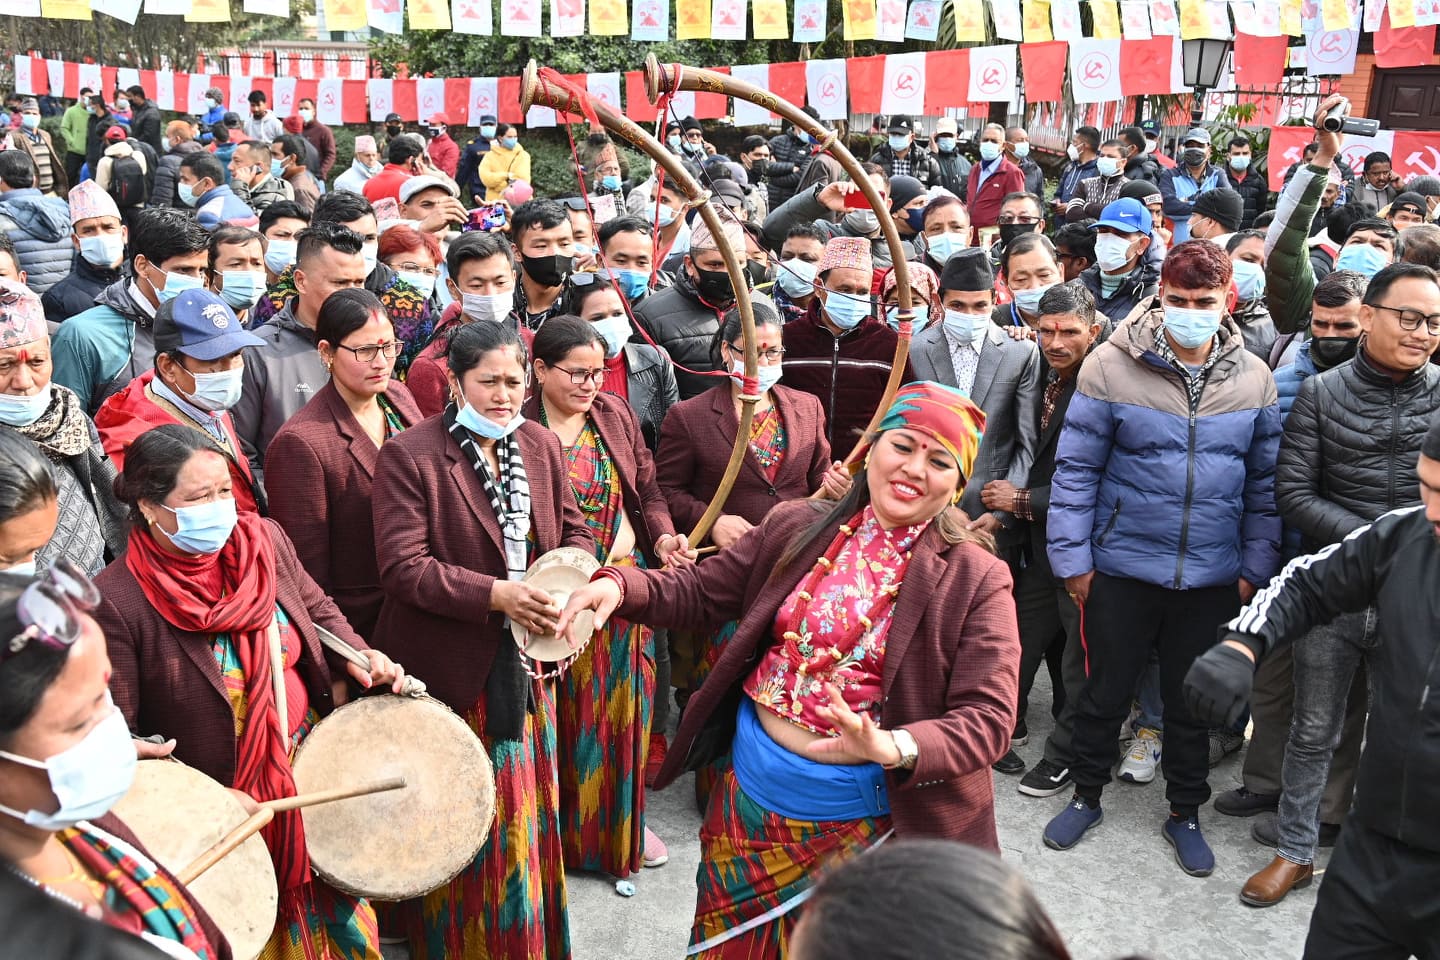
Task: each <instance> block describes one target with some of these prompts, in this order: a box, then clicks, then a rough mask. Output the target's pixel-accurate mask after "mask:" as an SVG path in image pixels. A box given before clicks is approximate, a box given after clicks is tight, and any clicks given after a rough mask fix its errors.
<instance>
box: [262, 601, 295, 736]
mask: <svg viewBox="0 0 1440 960" xmlns="http://www.w3.org/2000/svg"><path fill="white" fill-rule="evenodd" d="M266 636H267V637H268V638H269V641H270V682H271V683H273V684H274V685H275V717H276V719H277V720H278V721H279V725H280V743H281V744H282V745H283V746H284V747H285V753H286V754H287V755H288V754H289V753H290V703H289V700H288V698H287V697H286V696H285V650H284V648H283V647H282V646H281V644H280V622H279V621H278V620H274V619H272V620H271V621H270V629H269V630H267V631H266Z"/></svg>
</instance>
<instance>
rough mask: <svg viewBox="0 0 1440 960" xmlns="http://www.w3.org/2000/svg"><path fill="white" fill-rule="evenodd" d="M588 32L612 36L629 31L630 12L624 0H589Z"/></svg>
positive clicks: (598, 35) (601, 35) (599, 35)
mask: <svg viewBox="0 0 1440 960" xmlns="http://www.w3.org/2000/svg"><path fill="white" fill-rule="evenodd" d="M590 32H591V33H592V34H593V35H595V36H597V37H614V36H619V35H620V34H622V33H629V32H630V13H629V11H628V10H626V9H625V0H590Z"/></svg>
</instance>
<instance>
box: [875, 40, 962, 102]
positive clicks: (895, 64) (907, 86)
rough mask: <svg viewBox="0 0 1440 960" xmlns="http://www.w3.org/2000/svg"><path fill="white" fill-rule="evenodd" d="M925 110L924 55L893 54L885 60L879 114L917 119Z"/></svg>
mask: <svg viewBox="0 0 1440 960" xmlns="http://www.w3.org/2000/svg"><path fill="white" fill-rule="evenodd" d="M972 55H973V54H972ZM924 110H925V54H924V53H895V54H891V55H890V56H888V57H886V58H885V80H884V85H883V86H882V88H881V90H880V112H881V113H888V114H896V113H899V114H908V115H909V116H919V115H920V114H921V113H923V112H924Z"/></svg>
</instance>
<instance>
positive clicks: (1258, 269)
mask: <svg viewBox="0 0 1440 960" xmlns="http://www.w3.org/2000/svg"><path fill="white" fill-rule="evenodd" d="M1234 267H1235V293H1236V296H1237V297H1239V299H1240V302H1241V303H1250V302H1252V301H1255V300H1259V299H1260V298H1261V297H1263V296H1265V268H1264V267H1262V266H1260V264H1258V263H1251V262H1250V261H1249V260H1236V261H1235V263H1234Z"/></svg>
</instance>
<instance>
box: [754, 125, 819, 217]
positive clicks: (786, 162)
mask: <svg viewBox="0 0 1440 960" xmlns="http://www.w3.org/2000/svg"><path fill="white" fill-rule="evenodd" d="M811 156H812V153H811V150H810V144H809V143H807V142H806V141H805V139H804V138H803V137H802V136H801V135H800V134H799V133H798V132H797V131H795V130H794V129H791V130H787V131H785V132H784V133H782V134H780V135H779V136H777V137H771V138H770V165H769V166H768V167H767V168H766V170H767V171H768V172H767V174H766V176H765V183H766V187H767V189H768V190H769V200H770V204H769V207H770V209H771V210H774V209H775V208H776V207H778V206H780V204H782V203H784V202H785V201H786V200H789V199H790V198H791V197H793V196H795V191H796V190H797V189H798V188H799V186H800V178H801V177H802V176H804V175H805V168H806V167H808V166H809V165H810V158H811Z"/></svg>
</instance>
